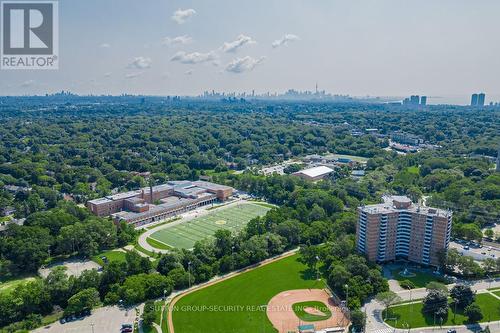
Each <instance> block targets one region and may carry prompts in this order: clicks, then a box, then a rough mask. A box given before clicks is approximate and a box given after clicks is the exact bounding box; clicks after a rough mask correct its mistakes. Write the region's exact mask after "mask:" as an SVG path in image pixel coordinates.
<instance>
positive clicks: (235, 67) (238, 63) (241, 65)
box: [226, 56, 266, 73]
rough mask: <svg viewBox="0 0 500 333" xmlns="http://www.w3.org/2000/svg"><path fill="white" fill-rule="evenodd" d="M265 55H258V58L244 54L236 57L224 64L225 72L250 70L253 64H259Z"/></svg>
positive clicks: (253, 66)
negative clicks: (244, 55)
mask: <svg viewBox="0 0 500 333" xmlns="http://www.w3.org/2000/svg"><path fill="white" fill-rule="evenodd" d="M265 58H266V57H260V58H259V59H255V58H252V57H250V56H246V57H243V58H236V59H234V60H233V61H231V62H230V63H229V64H227V65H226V72H231V73H243V72H248V71H251V70H253V69H254V68H255V66H257V65H259V64H261V63H262V62H263V61H264V59H265Z"/></svg>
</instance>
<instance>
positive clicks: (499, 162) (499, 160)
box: [497, 145, 500, 172]
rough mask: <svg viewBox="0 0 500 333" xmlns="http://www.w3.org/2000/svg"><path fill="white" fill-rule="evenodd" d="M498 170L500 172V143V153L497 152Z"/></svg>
mask: <svg viewBox="0 0 500 333" xmlns="http://www.w3.org/2000/svg"><path fill="white" fill-rule="evenodd" d="M497 172H500V145H498V153H497Z"/></svg>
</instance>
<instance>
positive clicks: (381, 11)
mask: <svg viewBox="0 0 500 333" xmlns="http://www.w3.org/2000/svg"><path fill="white" fill-rule="evenodd" d="M231 5H232V3H231V2H228V1H220V2H217V3H216V4H211V5H207V4H205V3H203V2H200V1H188V2H187V1H184V2H180V1H173V2H169V3H163V2H161V1H151V2H149V3H148V6H144V4H139V3H133V2H131V1H124V2H123V6H122V7H120V8H117V7H116V6H113V5H112V3H111V2H110V1H99V2H98V1H88V2H86V3H85V4H81V3H71V4H69V3H67V2H60V3H59V7H60V9H59V12H60V14H59V22H60V24H59V25H60V69H59V70H56V71H33V70H28V71H20V70H14V71H2V72H1V73H0V74H1V79H0V89H1V91H2V95H23V94H45V93H53V92H57V91H61V90H69V91H72V92H75V93H78V94H114V95H117V94H121V93H131V94H145V95H199V94H201V93H202V92H203V91H206V90H208V91H212V90H216V91H226V92H243V91H246V92H250V91H252V90H255V91H256V93H259V94H261V93H264V92H267V91H269V92H271V93H274V92H278V93H279V92H285V91H287V90H288V89H295V90H299V91H304V90H311V91H314V87H315V85H316V84H318V85H319V87H320V89H321V90H326V91H328V92H331V93H332V94H339V95H347V94H348V95H351V96H367V95H370V96H407V95H411V94H418V95H425V96H429V101H428V104H440V103H439V101H440V100H441V101H445V102H444V103H451V102H446V101H452V100H456V101H457V102H455V103H456V104H464V105H465V104H469V102H470V95H471V93H472V92H474V91H484V92H485V93H486V95H487V96H488V97H489V96H491V100H489V99H488V100H487V101H486V103H488V102H489V101H498V100H500V97H499V96H498V95H499V94H500V92H499V91H497V89H498V88H497V87H498V86H499V85H500V79H499V78H500V76H499V75H498V68H500V60H499V59H497V57H493V56H491V55H493V54H498V51H499V50H500V49H499V46H498V45H497V44H495V43H491V42H490V41H492V40H494V37H495V31H498V28H500V26H499V25H500V24H499V23H498V22H497V21H495V20H494V16H492V15H493V13H495V12H498V9H500V4H498V3H496V2H494V1H485V2H483V3H482V4H481V6H476V5H474V4H472V3H468V2H466V1H454V2H452V1H443V2H440V3H439V4H437V3H430V2H429V3H421V2H419V3H417V2H410V3H408V4H405V5H402V4H400V3H398V2H396V1H392V0H385V1H380V2H377V3H376V4H375V3H369V2H363V3H361V2H346V1H337V2H325V1H319V2H315V3H302V2H298V1H292V2H284V1H271V2H264V1H256V2H252V3H244V2H241V3H239V4H238V9H239V10H238V11H231V15H229V12H230V11H229V10H230V8H232V6H231ZM408 13H411V15H409V14H408ZM111 14H113V15H111ZM89 15H92V17H93V18H94V19H93V20H92V25H89V24H88V22H87V21H86V19H85V18H86V17H88V16H89ZM313 17H314V20H313V19H312V18H313ZM463 17H467V19H468V20H467V22H468V23H467V24H463ZM419 19H422V20H423V19H425V23H426V24H425V25H422V24H419V22H420V20H419ZM256 22H258V23H259V24H256ZM395 27H397V28H398V29H395ZM473 40H474V42H475V43H476V44H478V45H479V44H480V45H481V47H482V50H483V51H482V52H475V50H474V49H473V48H467V47H466V46H467V45H470V44H471V42H472V41H473ZM415 47H417V48H418V50H419V52H418V55H417V54H416V53H415V54H413V53H412V52H411V50H412V49H414V48H415ZM432 96H436V97H439V98H435V99H434V101H433V98H432ZM455 103H452V104H455Z"/></svg>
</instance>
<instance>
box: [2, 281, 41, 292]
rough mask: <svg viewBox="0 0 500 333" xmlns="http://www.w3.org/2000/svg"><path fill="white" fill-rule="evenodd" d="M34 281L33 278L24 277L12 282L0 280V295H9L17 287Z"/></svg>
mask: <svg viewBox="0 0 500 333" xmlns="http://www.w3.org/2000/svg"><path fill="white" fill-rule="evenodd" d="M35 279H36V278H35V277H26V278H19V279H14V280H0V294H3V293H10V292H12V291H13V290H14V289H16V287H17V286H20V285H22V284H25V283H27V282H30V281H34V280H35Z"/></svg>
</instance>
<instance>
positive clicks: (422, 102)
mask: <svg viewBox="0 0 500 333" xmlns="http://www.w3.org/2000/svg"><path fill="white" fill-rule="evenodd" d="M426 104H427V96H422V97H420V105H426Z"/></svg>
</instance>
